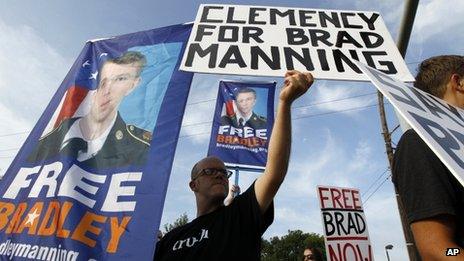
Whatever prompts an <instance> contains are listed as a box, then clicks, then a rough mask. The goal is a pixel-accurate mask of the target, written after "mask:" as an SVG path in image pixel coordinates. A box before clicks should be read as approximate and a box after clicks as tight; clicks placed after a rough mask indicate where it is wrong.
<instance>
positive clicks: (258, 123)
mask: <svg viewBox="0 0 464 261" xmlns="http://www.w3.org/2000/svg"><path fill="white" fill-rule="evenodd" d="M235 105H236V107H237V111H236V113H235V115H233V116H227V115H225V116H222V117H221V125H231V126H234V127H236V128H242V127H251V128H253V129H266V127H267V126H266V124H267V120H266V117H263V116H260V115H258V114H256V113H255V112H254V111H253V108H254V107H255V105H256V91H255V90H254V89H252V88H241V89H239V90H238V92H237V94H236V99H235Z"/></svg>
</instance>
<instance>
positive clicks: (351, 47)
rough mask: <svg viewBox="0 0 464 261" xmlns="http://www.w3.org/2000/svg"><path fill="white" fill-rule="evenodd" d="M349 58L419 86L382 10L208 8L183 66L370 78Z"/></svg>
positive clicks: (211, 70)
mask: <svg viewBox="0 0 464 261" xmlns="http://www.w3.org/2000/svg"><path fill="white" fill-rule="evenodd" d="M352 59H354V60H359V61H361V62H364V63H366V64H368V65H370V66H372V67H374V68H377V69H379V70H382V71H384V72H386V73H387V74H390V75H393V76H395V77H396V78H398V79H400V80H402V81H414V78H413V77H412V75H411V73H410V72H409V70H408V68H407V66H406V64H405V63H404V60H403V58H402V57H401V55H400V53H399V52H398V49H397V47H396V45H395V44H394V42H393V40H392V38H391V35H390V33H389V32H388V30H387V28H386V26H385V23H384V22H383V19H382V18H381V17H380V15H379V13H376V12H367V11H341V10H323V9H302V8H288V7H266V6H245V5H210V4H203V5H200V8H199V9H198V13H197V17H196V20H195V23H194V25H193V28H192V32H191V34H190V38H189V42H188V44H187V47H186V49H185V52H184V57H183V59H182V65H181V67H180V69H181V70H185V71H191V72H202V73H217V74H239V75H254V76H280V77H281V76H283V75H284V74H285V72H286V71H287V70H293V69H295V70H300V71H311V72H312V73H313V75H314V76H315V77H316V78H318V79H333V80H354V81H368V79H367V77H366V76H365V75H363V74H362V72H361V70H359V68H357V67H356V65H355V64H354V63H353V62H352V61H351V60H352Z"/></svg>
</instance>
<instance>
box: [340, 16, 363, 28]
mask: <svg viewBox="0 0 464 261" xmlns="http://www.w3.org/2000/svg"><path fill="white" fill-rule="evenodd" d="M340 16H341V17H342V23H343V27H345V28H357V29H361V28H363V27H362V25H359V24H351V23H350V21H349V20H348V17H350V16H351V17H353V16H356V14H355V13H345V12H341V13H340Z"/></svg>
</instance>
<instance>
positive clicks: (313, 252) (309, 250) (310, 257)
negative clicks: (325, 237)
mask: <svg viewBox="0 0 464 261" xmlns="http://www.w3.org/2000/svg"><path fill="white" fill-rule="evenodd" d="M303 261H323V256H322V251H321V250H319V248H316V247H312V246H310V245H309V246H307V247H306V248H305V250H304V251H303Z"/></svg>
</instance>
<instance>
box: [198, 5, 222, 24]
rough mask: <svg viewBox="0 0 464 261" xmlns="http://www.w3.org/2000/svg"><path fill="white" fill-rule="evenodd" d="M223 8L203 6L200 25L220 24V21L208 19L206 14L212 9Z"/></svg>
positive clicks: (220, 8)
mask: <svg viewBox="0 0 464 261" xmlns="http://www.w3.org/2000/svg"><path fill="white" fill-rule="evenodd" d="M223 8H224V7H222V6H205V7H204V8H203V13H202V14H201V18H200V23H222V20H214V19H209V18H208V14H209V11H210V10H212V9H217V10H222V9H223Z"/></svg>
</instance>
